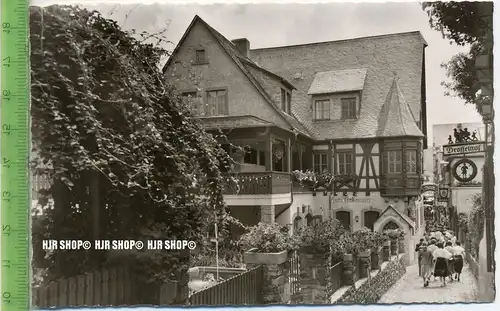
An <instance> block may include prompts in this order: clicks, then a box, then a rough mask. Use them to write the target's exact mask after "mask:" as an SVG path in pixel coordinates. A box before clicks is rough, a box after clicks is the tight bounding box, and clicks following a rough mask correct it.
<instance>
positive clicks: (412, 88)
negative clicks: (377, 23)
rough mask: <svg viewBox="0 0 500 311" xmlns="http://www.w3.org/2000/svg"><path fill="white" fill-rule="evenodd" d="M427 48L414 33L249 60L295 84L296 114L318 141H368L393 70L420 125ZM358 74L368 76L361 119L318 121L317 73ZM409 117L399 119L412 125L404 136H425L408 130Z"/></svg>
mask: <svg viewBox="0 0 500 311" xmlns="http://www.w3.org/2000/svg"><path fill="white" fill-rule="evenodd" d="M426 46H427V43H426V42H425V40H424V39H423V37H422V35H421V33H420V32H418V31H414V32H405V33H395V34H387V35H380V36H371V37H363V38H354V39H347V40H337V41H328V42H319V43H310V44H301V45H291V46H282V47H271V48H262V49H252V50H250V58H251V59H252V60H253V61H254V62H255V63H257V64H259V65H260V66H262V67H265V68H266V69H268V70H270V71H272V72H274V73H276V74H278V75H280V76H282V77H284V78H286V79H290V80H291V81H292V83H293V84H294V85H295V87H296V88H297V91H295V92H294V101H293V103H292V104H293V107H292V111H293V113H294V115H295V116H296V117H297V118H299V119H300V120H301V121H302V123H303V124H304V126H305V127H306V128H307V129H308V130H309V132H311V133H312V134H313V136H314V138H315V139H317V140H330V139H331V140H344V139H364V138H375V137H377V136H378V129H379V116H380V114H381V110H382V107H383V106H384V103H385V100H386V97H387V91H388V90H389V89H390V87H391V83H392V78H393V72H394V71H396V72H398V74H399V77H400V80H399V82H398V83H399V86H400V88H401V90H400V93H401V92H402V93H403V94H404V95H405V98H406V103H407V104H408V106H409V107H410V108H408V109H409V110H410V109H411V110H410V113H409V114H410V115H411V112H413V113H414V116H413V119H414V120H416V121H421V120H419V118H420V113H421V110H422V108H421V106H422V102H421V99H422V77H423V76H422V74H423V70H422V68H423V65H422V63H423V62H424V61H425V60H424V59H423V56H424V53H423V51H424V48H425V47H426ZM360 69H366V74H365V81H364V84H363V89H362V91H360V95H361V102H360V110H359V117H358V118H357V119H335V120H321V121H314V120H313V109H312V107H311V95H310V94H308V92H309V90H310V89H311V86H312V85H313V83H314V80H315V79H316V78H317V75H318V73H325V72H346V71H347V72H356V71H357V70H360ZM361 76H362V75H361ZM330 78H331V77H330ZM327 80H328V79H327ZM334 80H335V79H334ZM337 82H338V81H337ZM337 82H335V84H337ZM330 84H331V83H330ZM338 87H339V86H338V85H336V86H334V91H336V92H340V91H338V90H336V89H335V88H338ZM357 88H359V86H358V87H357ZM401 98H402V96H401ZM332 108H334V109H338V103H333V106H332ZM407 115H408V114H407V113H404V115H403V116H404V118H403V119H404V120H403V119H402V118H400V121H401V120H403V121H404V122H405V123H408V125H407V124H405V125H404V126H403V128H404V129H405V132H407V133H409V135H412V134H414V135H417V136H423V135H422V134H421V133H415V131H414V129H413V128H409V127H412V126H411V125H409V124H410V123H411V122H410V121H409V120H410V119H411V118H409V117H407ZM415 123H416V122H413V124H415ZM415 126H416V125H415Z"/></svg>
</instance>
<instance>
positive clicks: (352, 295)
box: [334, 256, 406, 304]
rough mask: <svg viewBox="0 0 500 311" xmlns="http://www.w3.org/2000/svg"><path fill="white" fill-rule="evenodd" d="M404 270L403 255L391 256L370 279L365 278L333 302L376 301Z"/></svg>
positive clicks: (367, 302) (358, 302)
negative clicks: (357, 285)
mask: <svg viewBox="0 0 500 311" xmlns="http://www.w3.org/2000/svg"><path fill="white" fill-rule="evenodd" d="M405 272H406V265H405V260H404V257H403V256H401V257H400V258H395V257H393V259H392V261H391V262H389V263H388V264H387V266H385V268H384V269H383V270H382V271H380V272H378V273H377V274H376V275H375V276H374V277H372V278H371V280H369V281H368V280H366V282H364V283H363V284H361V286H359V287H358V288H355V287H354V286H352V287H351V288H350V289H348V290H347V291H346V292H345V293H344V294H343V295H342V296H341V297H340V298H339V299H338V300H336V301H335V302H334V303H335V304H353V303H354V304H373V303H377V302H378V301H379V299H380V297H382V295H383V294H385V293H386V292H387V291H388V290H389V289H390V288H391V287H392V286H393V285H394V284H395V283H396V281H397V280H399V279H400V278H401V277H402V276H403V275H404V274H405Z"/></svg>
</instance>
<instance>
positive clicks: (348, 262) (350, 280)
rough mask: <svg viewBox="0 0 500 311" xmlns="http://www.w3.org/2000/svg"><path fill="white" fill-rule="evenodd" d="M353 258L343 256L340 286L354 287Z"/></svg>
mask: <svg viewBox="0 0 500 311" xmlns="http://www.w3.org/2000/svg"><path fill="white" fill-rule="evenodd" d="M353 260H354V256H353V255H352V254H344V258H343V267H344V272H343V273H342V276H343V278H342V284H344V285H354V282H355V275H354V273H355V272H354V262H353Z"/></svg>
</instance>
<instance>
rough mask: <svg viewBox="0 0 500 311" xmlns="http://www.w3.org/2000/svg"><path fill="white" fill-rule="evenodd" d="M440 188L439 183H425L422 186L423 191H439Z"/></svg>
mask: <svg viewBox="0 0 500 311" xmlns="http://www.w3.org/2000/svg"><path fill="white" fill-rule="evenodd" d="M438 188H439V186H438V185H437V184H423V185H422V186H421V187H420V189H421V191H422V193H424V192H427V191H431V192H437V191H438Z"/></svg>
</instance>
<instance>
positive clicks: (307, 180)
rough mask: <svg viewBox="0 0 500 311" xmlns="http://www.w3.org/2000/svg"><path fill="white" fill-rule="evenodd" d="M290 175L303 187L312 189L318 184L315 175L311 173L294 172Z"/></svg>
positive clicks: (308, 171)
mask: <svg viewBox="0 0 500 311" xmlns="http://www.w3.org/2000/svg"><path fill="white" fill-rule="evenodd" d="M292 174H293V176H294V177H295V179H296V180H297V181H298V182H300V184H301V185H302V186H304V187H307V188H312V189H314V188H315V187H316V185H317V183H318V179H317V177H316V174H315V173H314V172H313V171H310V170H307V171H305V172H302V171H298V170H296V171H293V172H292Z"/></svg>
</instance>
